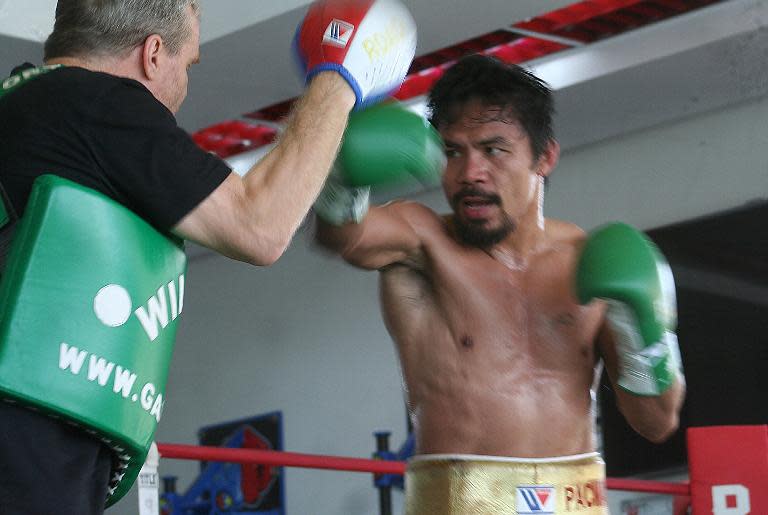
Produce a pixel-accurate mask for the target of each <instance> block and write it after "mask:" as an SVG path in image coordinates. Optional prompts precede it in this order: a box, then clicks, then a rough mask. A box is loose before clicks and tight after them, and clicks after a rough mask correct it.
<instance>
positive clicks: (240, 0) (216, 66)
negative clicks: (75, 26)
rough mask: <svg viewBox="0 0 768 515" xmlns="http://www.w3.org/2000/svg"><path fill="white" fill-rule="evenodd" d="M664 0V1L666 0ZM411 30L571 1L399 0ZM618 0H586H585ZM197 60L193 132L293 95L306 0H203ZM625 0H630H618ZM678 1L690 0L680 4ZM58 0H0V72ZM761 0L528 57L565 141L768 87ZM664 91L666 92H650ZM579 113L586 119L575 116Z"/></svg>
mask: <svg viewBox="0 0 768 515" xmlns="http://www.w3.org/2000/svg"><path fill="white" fill-rule="evenodd" d="M665 1H666V2H670V1H671V0H665ZM404 2H405V4H406V5H408V7H409V8H410V9H411V11H412V12H413V15H414V18H415V19H416V21H417V24H418V27H419V46H418V49H417V55H419V56H424V55H425V54H429V53H432V52H435V51H437V50H439V49H441V48H444V47H448V46H451V45H454V44H456V43H457V42H460V41H464V40H467V39H470V38H474V37H477V36H480V35H483V34H487V33H491V32H494V31H497V30H499V29H503V28H505V27H509V26H510V25H512V24H514V23H516V22H520V21H522V20H526V19H527V18H529V17H532V16H535V15H538V14H542V13H545V12H549V11H553V10H557V9H560V8H562V7H564V6H568V5H570V4H573V3H575V2H574V1H573V0H560V1H556V0H515V1H514V2H513V1H510V0H482V1H481V2H466V1H465V0H440V1H435V0H404ZM611 2H613V3H617V2H618V3H621V2H620V0H592V1H591V2H582V3H584V4H595V5H599V4H601V3H603V4H606V3H611ZM201 3H202V8H203V18H202V26H201V33H202V41H203V43H202V48H201V54H202V62H201V64H200V65H198V66H195V67H193V68H192V70H191V72H190V75H191V77H190V82H191V86H190V92H189V96H188V98H187V101H186V103H185V104H184V106H183V107H182V109H181V111H180V112H179V115H178V119H179V123H180V125H181V126H182V127H184V128H185V129H187V130H189V131H190V132H193V131H197V130H199V129H201V128H204V127H208V126H210V125H213V124H216V123H217V122H221V121H224V120H228V119H233V118H239V117H242V116H243V115H244V114H245V113H252V112H254V111H257V110H259V109H261V108H263V107H266V106H270V105H273V104H276V103H279V102H282V101H285V100H287V99H290V98H293V97H295V96H296V95H298V94H300V92H301V87H302V84H301V81H300V79H299V77H298V75H297V73H296V70H295V65H294V63H293V58H292V56H291V53H290V41H291V38H292V36H293V33H294V31H295V27H296V26H297V24H298V23H299V21H300V20H301V17H302V15H303V13H304V11H305V9H306V5H307V4H308V3H309V2H308V1H307V0H279V1H271V0H260V1H259V2H258V5H259V8H258V9H255V8H254V7H253V5H254V3H255V2H253V0H201ZM625 3H628V4H629V3H633V2H631V1H630V2H625ZM678 3H680V4H686V3H691V2H690V1H689V2H686V0H679V1H678ZM55 4H56V2H55V0H25V1H24V2H21V1H19V0H0V72H3V73H7V72H8V71H10V68H11V67H12V66H14V65H15V64H18V63H19V62H21V61H25V60H28V61H32V62H39V61H40V59H41V56H42V41H43V40H44V39H45V37H46V35H47V34H48V32H49V31H50V29H51V27H52V16H53V12H54V9H55ZM767 4H768V2H767V1H766V0H727V1H723V2H718V3H716V4H714V5H712V6H710V7H704V8H702V9H699V10H697V11H695V12H693V13H690V14H684V15H681V16H677V17H675V18H672V19H669V20H666V21H663V22H659V23H654V24H652V25H650V26H646V27H643V28H639V29H637V30H633V31H630V32H626V33H624V34H622V35H619V36H615V37H611V38H607V39H604V40H601V41H598V42H596V43H592V44H588V45H584V46H580V47H575V48H573V49H571V50H567V51H564V52H559V53H557V54H555V55H553V56H549V57H545V58H542V59H538V60H535V61H532V62H529V63H526V64H527V65H529V66H531V67H533V68H534V70H535V71H536V72H537V73H539V74H540V75H542V76H543V77H544V78H545V79H546V80H548V81H549V82H550V84H552V85H553V87H554V89H555V90H556V101H557V105H558V113H559V114H558V118H557V120H556V124H557V128H558V136H559V139H560V140H561V143H562V144H563V146H564V147H566V148H567V147H569V146H576V145H580V144H584V143H589V142H591V141H597V140H600V139H603V138H605V137H609V136H612V135H615V134H620V133H622V132H625V131H629V130H634V129H638V128H643V127H648V126H651V125H654V124H658V123H663V122H665V121H668V120H670V119H675V118H679V117H681V116H688V115H691V114H694V113H696V112H701V111H705V110H709V109H714V108H716V107H720V106H722V105H727V104H731V103H735V102H740V101H744V100H747V99H750V98H755V97H757V96H762V95H764V94H766V93H768V80H766V72H765V71H764V69H763V68H764V67H763V66H755V64H754V63H761V62H766V57H767V56H768V30H766V29H767V28H768V5H767ZM659 91H663V92H664V94H663V95H658V94H656V93H657V92H659ZM585 117H588V118H589V119H590V123H589V124H585V123H583V120H584V119H585Z"/></svg>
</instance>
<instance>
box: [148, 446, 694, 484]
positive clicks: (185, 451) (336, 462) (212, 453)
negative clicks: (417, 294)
mask: <svg viewBox="0 0 768 515" xmlns="http://www.w3.org/2000/svg"><path fill="white" fill-rule="evenodd" d="M157 449H158V451H160V456H161V457H163V458H175V459H182V460H201V461H224V462H230V463H258V464H261V465H273V466H282V467H302V468H313V469H328V470H343V471H349V472H371V473H374V474H398V475H402V474H404V473H405V466H406V464H405V462H402V461H388V460H372V459H364V458H344V457H339V456H323V455H319V454H301V453H297V452H282V451H262V450H256V449H235V448H230V447H201V446H197V445H178V444H167V443H159V444H157ZM606 487H607V488H608V489H610V490H626V491H631V492H647V493H657V494H669V495H684V496H688V495H691V488H690V485H689V484H688V483H665V482H661V481H648V480H641V479H616V478H608V479H607V481H606Z"/></svg>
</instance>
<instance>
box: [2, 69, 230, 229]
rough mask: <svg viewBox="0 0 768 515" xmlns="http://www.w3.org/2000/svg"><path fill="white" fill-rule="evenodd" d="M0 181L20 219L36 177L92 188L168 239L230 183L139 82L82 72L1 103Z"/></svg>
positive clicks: (23, 89) (32, 84)
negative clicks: (177, 226)
mask: <svg viewBox="0 0 768 515" xmlns="http://www.w3.org/2000/svg"><path fill="white" fill-rule="evenodd" d="M0 142H2V143H1V144H0V183H2V186H3V188H5V191H6V193H7V195H8V197H9V198H10V201H11V203H12V205H13V207H14V209H15V210H16V212H17V213H18V214H19V215H21V214H23V212H24V207H25V206H26V203H27V199H28V197H29V193H30V191H31V188H32V182H33V181H34V179H35V178H36V177H37V176H39V175H41V174H44V173H52V174H54V175H58V176H61V177H64V178H66V179H70V180H72V181H74V182H77V183H79V184H82V185H84V186H87V187H89V188H93V189H94V190H96V191H99V192H101V193H103V194H105V195H107V196H109V197H111V198H112V199H114V200H116V201H118V202H120V203H121V204H123V205H125V206H126V207H128V208H129V209H131V210H132V211H134V212H135V213H136V214H138V215H139V216H141V217H142V218H144V219H145V220H147V221H149V222H150V223H151V224H153V225H154V226H156V227H157V228H158V229H160V230H163V231H167V230H168V229H170V228H171V227H173V226H174V225H175V224H176V223H177V222H178V221H179V220H181V218H182V217H184V216H185V215H186V214H187V213H189V212H190V211H191V210H192V209H194V208H195V206H197V205H198V204H199V203H200V202H201V201H202V200H203V199H205V198H206V197H207V196H208V195H209V194H210V193H211V192H213V190H214V189H216V187H217V186H219V185H220V184H221V183H222V182H223V181H224V179H225V178H226V177H227V176H228V175H229V173H230V169H229V167H228V166H227V165H226V163H224V162H223V161H222V160H221V159H219V158H218V157H216V156H214V155H212V154H210V153H207V152H205V151H203V150H201V149H200V148H199V147H198V146H197V145H196V144H195V143H194V141H192V138H190V136H189V135H188V134H187V133H186V132H184V131H183V130H182V129H180V128H179V127H178V126H177V124H176V119H175V118H174V116H173V114H172V113H171V112H170V111H169V110H168V109H167V108H166V107H165V106H164V105H163V104H162V103H160V102H159V101H158V100H157V99H155V97H154V96H153V95H152V93H150V91H149V90H148V89H147V88H146V87H144V85H142V84H141V83H139V82H137V81H135V80H132V79H127V78H122V77H116V76H113V75H109V74H106V73H100V72H93V71H89V70H85V69H83V68H78V67H63V68H59V69H56V70H53V71H50V72H48V73H46V74H42V75H40V76H38V77H36V78H34V79H31V80H29V81H28V82H27V83H25V84H23V85H21V86H19V88H18V89H17V90H14V91H11V92H9V93H7V94H6V95H5V96H4V97H3V99H2V100H1V101H0Z"/></svg>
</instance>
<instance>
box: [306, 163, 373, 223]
mask: <svg viewBox="0 0 768 515" xmlns="http://www.w3.org/2000/svg"><path fill="white" fill-rule="evenodd" d="M370 190H371V189H370V187H367V186H364V187H360V188H355V187H351V186H345V185H344V184H342V183H341V182H339V180H338V179H337V178H336V177H335V176H334V175H331V176H330V177H329V178H328V180H327V181H326V183H325V186H324V187H323V189H322V191H321V192H320V195H319V196H318V197H317V200H316V201H315V204H314V206H313V207H314V210H315V212H316V213H317V216H319V217H320V218H322V219H323V220H325V221H326V222H328V223H329V224H332V225H344V224H347V223H360V221H362V219H363V218H364V217H365V214H366V213H367V212H368V206H369V203H370V200H369V199H370Z"/></svg>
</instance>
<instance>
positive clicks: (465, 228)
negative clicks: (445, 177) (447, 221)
mask: <svg viewBox="0 0 768 515" xmlns="http://www.w3.org/2000/svg"><path fill="white" fill-rule="evenodd" d="M464 197H480V198H483V199H484V200H485V201H486V202H487V203H489V204H494V205H497V206H499V207H500V208H501V197H499V196H498V195H494V194H488V193H484V192H483V191H480V190H478V189H475V188H465V189H463V190H461V191H459V192H458V193H456V194H455V195H453V197H452V198H451V207H452V208H453V212H454V213H460V209H461V205H460V204H461V200H462V199H463V198H464ZM501 214H502V218H501V225H499V226H498V227H493V228H488V229H486V228H484V227H483V225H484V224H485V223H486V221H485V220H479V221H477V222H475V221H473V220H464V218H462V217H461V216H454V217H453V222H454V227H455V229H456V235H457V236H458V238H459V240H461V241H462V242H464V243H466V244H467V245H472V246H475V247H481V248H486V247H491V246H493V245H496V244H497V243H500V242H501V241H503V240H504V238H506V237H507V236H508V235H509V234H510V233H512V231H514V230H515V223H514V222H513V221H512V219H511V218H509V216H508V215H507V214H506V213H505V212H504V210H503V209H502V210H501Z"/></svg>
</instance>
